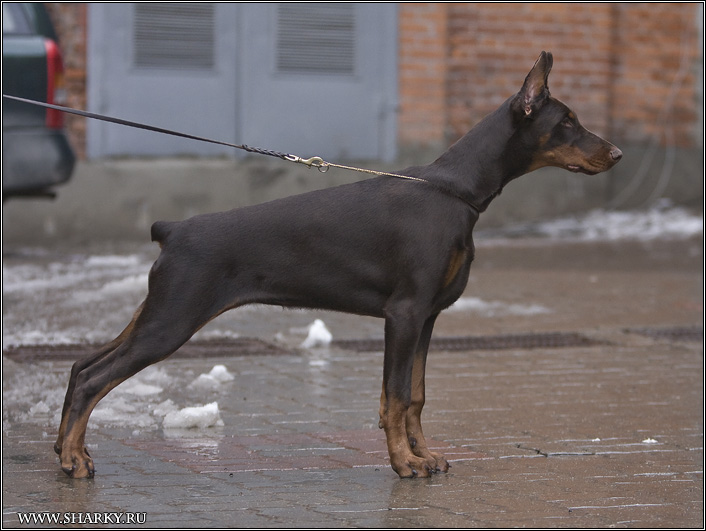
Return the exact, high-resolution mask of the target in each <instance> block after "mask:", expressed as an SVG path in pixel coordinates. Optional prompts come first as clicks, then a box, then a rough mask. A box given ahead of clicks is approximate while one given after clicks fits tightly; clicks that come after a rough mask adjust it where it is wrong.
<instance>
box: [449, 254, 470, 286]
mask: <svg viewBox="0 0 706 531" xmlns="http://www.w3.org/2000/svg"><path fill="white" fill-rule="evenodd" d="M467 257H468V251H467V250H466V249H454V250H453V252H452V253H451V259H450V260H449V266H448V267H447V269H446V275H445V276H444V287H447V286H448V285H449V284H451V283H452V282H453V281H454V279H455V278H456V275H458V272H459V271H460V270H461V268H462V267H463V264H465V263H466V258H467Z"/></svg>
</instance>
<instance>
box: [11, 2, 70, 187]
mask: <svg viewBox="0 0 706 531" xmlns="http://www.w3.org/2000/svg"><path fill="white" fill-rule="evenodd" d="M63 73H64V68H63V62H62V58H61V53H60V51H59V46H58V44H57V38H56V33H55V32H54V28H53V26H52V24H51V21H50V19H49V16H48V14H47V12H46V11H45V9H44V6H43V4H41V3H36V4H34V3H3V4H2V91H3V94H7V95H10V96H19V97H22V98H27V99H32V100H38V101H43V102H47V103H54V104H58V105H61V104H63V103H64V101H63V100H64V99H65V96H66V90H65V87H64V80H63ZM75 160H76V158H75V155H74V152H73V150H72V149H71V146H70V145H69V142H68V139H67V138H66V134H65V132H64V119H63V113H61V112H60V111H54V110H51V109H44V108H42V107H38V106H35V105H30V104H27V103H21V102H17V101H13V100H10V99H6V98H3V100H2V195H3V201H4V200H6V199H8V198H10V197H17V196H37V195H42V196H47V195H49V196H52V195H53V193H52V191H51V189H52V187H54V186H56V185H58V184H61V183H65V182H66V181H68V180H69V179H70V177H71V173H72V171H73V168H74V163H75Z"/></svg>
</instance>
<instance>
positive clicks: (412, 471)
mask: <svg viewBox="0 0 706 531" xmlns="http://www.w3.org/2000/svg"><path fill="white" fill-rule="evenodd" d="M392 469H393V470H394V471H395V472H397V475H398V476H400V477H401V478H428V477H429V476H431V475H432V474H434V473H435V472H436V469H435V468H434V467H431V466H429V463H428V462H427V460H426V459H423V458H421V457H417V456H415V455H413V454H411V453H410V454H409V455H408V456H406V457H405V458H403V459H399V460H396V461H395V462H392Z"/></svg>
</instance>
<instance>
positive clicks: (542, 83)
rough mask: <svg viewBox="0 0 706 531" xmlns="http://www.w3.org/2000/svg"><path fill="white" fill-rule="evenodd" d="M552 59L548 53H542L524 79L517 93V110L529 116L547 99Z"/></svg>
mask: <svg viewBox="0 0 706 531" xmlns="http://www.w3.org/2000/svg"><path fill="white" fill-rule="evenodd" d="M553 62H554V59H553V57H552V54H551V53H549V52H542V53H541V54H540V56H539V59H537V62H536V63H534V66H533V67H532V70H530V73H529V74H527V77H526V78H525V84H524V85H523V86H522V90H520V92H519V93H518V96H519V97H518V100H517V103H516V104H517V106H518V107H519V108H518V109H517V110H519V111H521V112H522V113H524V115H525V116H530V115H531V114H532V112H533V111H534V110H536V109H538V108H539V107H540V106H541V105H542V103H543V102H544V100H545V99H547V98H548V97H549V84H548V79H549V72H550V71H551V69H552V64H553Z"/></svg>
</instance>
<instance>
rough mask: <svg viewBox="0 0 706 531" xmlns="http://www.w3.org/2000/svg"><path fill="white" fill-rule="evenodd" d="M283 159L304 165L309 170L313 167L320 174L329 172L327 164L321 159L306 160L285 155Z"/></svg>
mask: <svg viewBox="0 0 706 531" xmlns="http://www.w3.org/2000/svg"><path fill="white" fill-rule="evenodd" d="M284 159H285V160H288V161H290V162H296V163H298V164H305V165H306V166H309V167H310V168H312V167H314V168H316V169H317V170H319V171H320V172H321V173H326V172H327V171H328V170H329V163H328V162H326V161H325V160H324V159H322V158H321V157H311V158H308V159H303V158H301V157H298V156H297V155H287V156H286V157H284Z"/></svg>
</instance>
